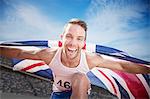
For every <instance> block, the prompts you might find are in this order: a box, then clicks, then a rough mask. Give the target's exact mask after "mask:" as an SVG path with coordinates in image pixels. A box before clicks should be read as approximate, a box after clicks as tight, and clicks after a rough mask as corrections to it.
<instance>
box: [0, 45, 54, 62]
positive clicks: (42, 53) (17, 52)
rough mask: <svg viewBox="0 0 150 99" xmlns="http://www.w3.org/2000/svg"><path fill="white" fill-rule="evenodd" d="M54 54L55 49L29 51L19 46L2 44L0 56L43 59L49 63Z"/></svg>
mask: <svg viewBox="0 0 150 99" xmlns="http://www.w3.org/2000/svg"><path fill="white" fill-rule="evenodd" d="M53 55H54V51H52V50H51V49H40V50H30V51H29V50H24V49H21V48H18V47H17V48H16V47H11V46H0V56H5V57H8V58H18V59H32V60H42V61H44V62H45V63H46V64H49V62H50V61H51V59H52V57H53Z"/></svg>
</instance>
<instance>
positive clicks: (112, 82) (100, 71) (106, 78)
mask: <svg viewBox="0 0 150 99" xmlns="http://www.w3.org/2000/svg"><path fill="white" fill-rule="evenodd" d="M98 71H99V72H100V73H101V74H102V75H103V76H105V77H106V79H107V80H108V81H109V82H110V83H111V85H112V87H113V90H114V92H115V94H116V95H117V90H116V88H115V85H114V84H113V82H112V81H111V80H110V79H109V78H108V77H107V75H106V74H104V73H103V72H102V71H101V70H98Z"/></svg>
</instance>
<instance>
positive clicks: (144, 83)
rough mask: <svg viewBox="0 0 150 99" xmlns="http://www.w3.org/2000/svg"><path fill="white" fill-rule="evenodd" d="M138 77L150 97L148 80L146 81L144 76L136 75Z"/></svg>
mask: <svg viewBox="0 0 150 99" xmlns="http://www.w3.org/2000/svg"><path fill="white" fill-rule="evenodd" d="M136 75H137V77H138V78H139V79H140V81H141V82H142V84H143V86H144V87H145V89H146V91H147V93H148V96H149V97H150V87H149V85H148V84H147V82H146V80H145V79H144V77H143V76H142V74H136Z"/></svg>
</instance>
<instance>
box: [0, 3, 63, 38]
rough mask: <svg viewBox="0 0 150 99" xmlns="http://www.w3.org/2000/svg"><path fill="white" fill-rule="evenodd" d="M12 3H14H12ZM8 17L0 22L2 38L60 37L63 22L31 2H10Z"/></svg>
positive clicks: (7, 11)
mask: <svg viewBox="0 0 150 99" xmlns="http://www.w3.org/2000/svg"><path fill="white" fill-rule="evenodd" d="M11 4H12V5H11ZM9 5H11V6H12V8H13V9H7V10H6V11H5V13H6V19H5V20H2V22H1V23H0V28H1V33H3V34H0V35H1V40H5V39H9V40H12V39H13V40H14V39H16V40H18V39H20V40H23V39H24V40H28V39H58V38H59V37H58V35H59V33H60V32H61V30H62V27H63V24H62V23H60V22H58V21H56V20H54V19H52V18H50V17H47V16H46V15H44V14H43V13H42V12H41V11H40V10H39V9H38V8H36V7H35V6H33V5H29V4H23V3H21V4H19V5H17V4H14V3H10V4H9Z"/></svg>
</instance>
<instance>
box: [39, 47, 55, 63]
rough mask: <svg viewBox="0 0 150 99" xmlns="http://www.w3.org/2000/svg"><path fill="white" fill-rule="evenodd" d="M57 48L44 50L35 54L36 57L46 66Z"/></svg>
mask: <svg viewBox="0 0 150 99" xmlns="http://www.w3.org/2000/svg"><path fill="white" fill-rule="evenodd" d="M57 50H58V49H57V48H44V49H42V50H40V51H39V52H37V55H38V56H39V57H40V58H41V60H43V61H44V62H45V63H46V64H49V63H50V62H51V60H52V58H53V57H54V55H55V54H56V52H57Z"/></svg>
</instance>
